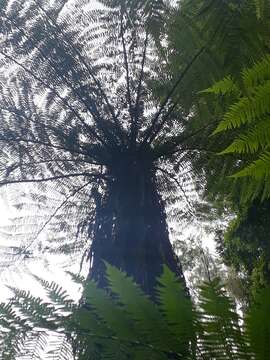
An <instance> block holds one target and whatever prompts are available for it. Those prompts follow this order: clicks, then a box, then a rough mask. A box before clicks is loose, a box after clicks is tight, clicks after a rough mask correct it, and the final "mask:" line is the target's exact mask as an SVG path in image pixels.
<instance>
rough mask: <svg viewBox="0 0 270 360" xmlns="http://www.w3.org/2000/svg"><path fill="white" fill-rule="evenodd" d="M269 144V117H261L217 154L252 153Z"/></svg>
mask: <svg viewBox="0 0 270 360" xmlns="http://www.w3.org/2000/svg"><path fill="white" fill-rule="evenodd" d="M269 144H270V121H269V118H268V117H267V118H263V120H261V121H259V122H258V123H256V125H254V126H253V127H251V128H250V129H248V130H247V131H246V132H244V133H243V134H241V135H239V136H238V137H237V138H236V139H235V140H234V141H233V142H232V144H231V145H229V146H228V147H227V148H226V149H225V150H223V151H221V152H220V153H219V154H220V155H224V154H229V153H238V154H254V153H256V152H258V151H261V150H263V149H265V148H267V147H269Z"/></svg>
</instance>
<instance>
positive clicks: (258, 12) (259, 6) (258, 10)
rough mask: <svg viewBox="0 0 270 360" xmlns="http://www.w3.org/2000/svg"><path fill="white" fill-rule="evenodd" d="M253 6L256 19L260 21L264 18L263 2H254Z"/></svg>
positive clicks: (259, 0)
mask: <svg viewBox="0 0 270 360" xmlns="http://www.w3.org/2000/svg"><path fill="white" fill-rule="evenodd" d="M254 4H255V8H256V16H257V18H258V19H262V18H263V16H264V7H265V0H254Z"/></svg>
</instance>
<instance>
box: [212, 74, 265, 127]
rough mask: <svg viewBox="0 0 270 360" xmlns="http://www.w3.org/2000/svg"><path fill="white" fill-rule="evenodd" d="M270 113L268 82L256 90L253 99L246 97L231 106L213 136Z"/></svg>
mask: <svg viewBox="0 0 270 360" xmlns="http://www.w3.org/2000/svg"><path fill="white" fill-rule="evenodd" d="M269 111H270V81H266V82H265V84H263V85H259V86H257V87H256V88H255V89H254V91H253V95H252V97H247V96H245V97H243V98H240V99H239V101H238V102H236V103H235V104H233V105H231V106H230V108H229V111H227V112H226V114H225V115H224V118H223V120H222V121H221V122H220V124H219V125H218V127H217V128H216V130H215V131H214V133H213V134H217V133H219V132H222V131H225V130H229V129H234V128H238V127H240V126H242V125H244V124H247V123H251V122H254V121H255V120H257V119H260V118H262V117H263V116H265V115H267V114H268V113H269Z"/></svg>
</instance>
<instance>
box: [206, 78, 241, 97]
mask: <svg viewBox="0 0 270 360" xmlns="http://www.w3.org/2000/svg"><path fill="white" fill-rule="evenodd" d="M239 92H240V89H239V87H238V85H237V84H236V82H235V81H234V79H233V78H232V77H231V76H226V77H225V78H224V79H222V80H220V81H217V82H215V83H214V85H213V86H211V87H210V88H208V89H205V90H202V91H200V93H208V94H215V95H228V94H239Z"/></svg>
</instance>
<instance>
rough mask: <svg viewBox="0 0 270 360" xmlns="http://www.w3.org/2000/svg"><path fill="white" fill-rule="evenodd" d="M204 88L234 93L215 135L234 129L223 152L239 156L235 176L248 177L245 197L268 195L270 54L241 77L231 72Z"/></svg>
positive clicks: (269, 169) (221, 94)
mask: <svg viewBox="0 0 270 360" xmlns="http://www.w3.org/2000/svg"><path fill="white" fill-rule="evenodd" d="M205 92H208V93H214V94H215V95H219V96H228V97H229V96H233V97H234V102H233V104H232V105H230V106H229V108H228V110H227V111H226V112H225V114H224V116H223V120H222V121H221V122H220V123H219V125H218V127H217V128H216V130H215V131H214V135H215V134H219V133H221V134H223V133H225V132H228V131H231V132H232V134H233V136H234V137H235V139H234V141H233V142H232V143H231V144H230V145H229V146H228V147H227V148H226V149H224V150H223V151H222V152H221V154H222V155H223V154H234V155H236V156H237V157H238V158H239V166H238V168H239V170H238V171H237V172H236V173H235V174H233V175H232V177H234V178H236V179H239V178H243V177H248V178H249V185H248V186H247V185H245V191H246V194H245V199H246V200H248V199H252V198H255V197H256V196H260V197H261V198H262V199H264V198H267V197H269V196H270V186H269V184H270V181H269V179H270V152H269V146H270V125H269V120H270V118H269V110H270V101H269V99H270V56H269V55H267V56H265V57H264V58H263V59H262V60H261V61H259V62H257V63H256V64H255V65H254V66H253V67H251V68H247V69H245V70H243V72H242V74H241V80H239V81H236V80H234V79H233V78H232V77H230V76H229V77H226V78H225V79H223V80H221V81H219V82H217V83H215V84H214V85H213V86H212V87H211V88H209V89H207V90H206V91H205ZM235 134H236V135H235ZM243 184H244V182H243Z"/></svg>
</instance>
